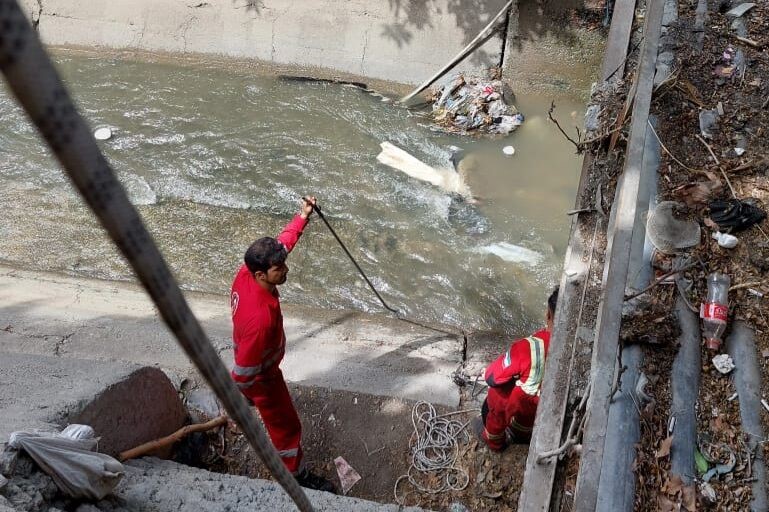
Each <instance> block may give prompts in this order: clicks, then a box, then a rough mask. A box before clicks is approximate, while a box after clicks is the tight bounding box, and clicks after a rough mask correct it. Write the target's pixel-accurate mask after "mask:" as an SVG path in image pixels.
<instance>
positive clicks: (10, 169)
mask: <svg viewBox="0 0 769 512" xmlns="http://www.w3.org/2000/svg"><path fill="white" fill-rule="evenodd" d="M57 62H58V64H59V67H60V69H61V72H62V74H63V76H64V77H65V79H66V80H67V83H68V84H69V86H70V87H71V90H72V91H73V93H74V95H75V97H76V98H77V99H78V101H79V104H80V107H81V109H82V111H83V113H84V114H85V116H86V117H87V119H88V120H89V121H90V122H91V124H92V125H93V126H98V125H108V126H111V127H113V129H114V137H113V138H112V139H111V140H109V141H106V142H104V143H102V147H103V149H104V152H105V153H106V155H107V157H108V159H109V160H110V161H111V162H112V164H113V166H114V168H115V169H116V170H117V172H118V173H119V176H120V179H121V181H122V182H123V183H124V185H125V186H126V187H127V189H128V190H129V195H130V196H131V198H132V200H133V201H134V202H135V204H137V205H138V206H139V209H140V211H141V213H142V215H143V216H144V218H145V220H146V223H147V225H148V227H149V228H150V230H151V231H152V232H153V234H154V236H155V238H156V240H157V242H158V243H159V244H160V246H161V248H162V250H163V251H164V253H165V255H166V258H167V260H168V261H169V263H170V264H171V265H172V267H173V270H174V272H175V273H176V275H177V276H178V278H179V280H180V281H181V283H182V284H183V286H184V287H185V288H186V289H194V290H202V291H209V292H215V293H226V292H227V290H228V288H229V285H230V282H231V278H232V276H233V273H234V271H235V270H236V268H237V266H238V265H239V263H240V261H241V258H242V254H243V252H244V250H245V248H246V247H247V246H248V244H249V243H250V242H251V241H253V239H255V238H257V237H260V236H264V235H273V236H274V235H276V234H277V233H278V232H279V230H280V228H281V227H282V226H283V224H284V223H285V222H287V221H288V219H289V218H290V216H291V215H292V214H293V213H294V212H295V211H296V210H297V207H298V198H299V196H300V195H302V194H306V193H312V194H315V195H317V196H318V198H319V201H320V202H321V204H322V205H323V208H324V210H325V212H326V215H327V217H328V218H329V220H330V221H331V222H332V224H333V225H334V227H335V228H336V230H337V232H338V233H339V234H340V236H341V237H342V238H343V240H345V241H346V242H347V245H348V247H349V248H350V250H351V251H352V253H353V254H354V255H355V256H356V257H357V258H358V260H359V262H360V264H361V265H362V266H363V267H364V269H366V270H367V272H368V274H369V276H370V278H371V279H372V281H373V282H374V283H375V284H376V285H377V287H378V288H379V289H380V291H381V292H382V294H383V295H384V297H385V298H386V299H387V300H388V302H390V303H391V305H393V306H395V307H397V308H399V309H403V310H405V312H406V313H407V314H408V316H410V317H411V318H414V319H417V320H420V321H431V322H441V323H448V324H453V325H459V326H462V327H463V328H466V329H495V330H503V331H507V332H509V333H520V332H522V331H525V330H527V329H529V328H531V327H532V326H534V325H536V324H538V323H539V322H540V319H541V314H542V308H543V305H544V301H545V298H546V295H547V293H548V291H549V289H550V288H551V287H552V286H553V285H554V284H555V282H556V281H557V279H558V274H559V272H560V266H561V264H562V261H563V254H564V250H565V245H566V239H567V236H568V218H567V217H566V215H565V214H564V212H565V211H566V210H568V209H569V208H571V206H572V204H573V201H574V192H575V190H576V186H577V181H578V175H579V167H580V163H581V161H580V159H579V158H578V157H576V156H575V155H574V151H573V147H571V145H570V144H569V143H568V142H566V141H565V140H564V139H563V138H562V137H561V136H560V135H559V134H558V132H557V130H556V129H555V128H554V127H553V126H552V125H551V124H550V123H548V122H547V121H546V111H547V108H548V106H549V104H550V100H551V98H549V97H548V98H544V97H527V96H525V95H522V94H519V97H518V104H517V106H518V107H519V109H520V110H521V111H522V112H523V113H524V114H525V115H526V116H527V120H526V122H525V123H524V125H523V126H522V127H521V128H520V129H519V130H518V131H517V132H515V133H514V134H513V135H512V136H510V137H509V138H507V139H505V140H496V141H490V140H486V141H482V140H472V139H466V138H459V137H452V136H447V135H444V134H437V133H433V132H431V131H430V130H429V129H427V127H426V126H425V123H426V120H425V119H424V118H422V117H420V116H418V115H414V114H413V113H410V112H408V111H407V110H404V109H401V108H398V107H393V106H392V105H389V104H386V103H383V102H382V101H381V100H380V99H379V98H377V97H375V96H372V95H370V94H367V93H365V92H363V91H361V90H358V89H355V88H349V87H344V86H340V85H336V84H327V83H301V82H287V81H282V80H280V79H278V78H275V77H260V76H250V75H249V74H248V73H246V72H245V71H240V70H237V69H233V70H230V71H227V70H222V68H221V67H218V68H207V67H205V66H199V67H191V66H184V67H182V66H179V67H176V66H173V65H168V64H158V63H137V62H132V61H125V60H120V59H117V58H114V59H109V58H107V59H95V58H90V57H83V56H66V55H65V56H59V57H58V58H57ZM580 92H581V91H575V93H574V97H573V98H555V100H556V103H557V104H558V112H559V114H560V115H561V117H562V119H563V120H564V121H565V122H566V124H572V125H573V124H581V117H582V107H581V106H580V104H579V100H578V99H577V97H578V95H579V93H580ZM572 116H573V117H574V119H575V121H573V122H572V121H571V119H570V117H572ZM385 140H389V141H391V142H393V143H395V144H397V145H399V146H401V147H403V148H405V149H407V150H408V151H410V152H411V153H412V154H414V155H415V156H417V157H418V158H420V159H422V160H424V161H425V162H427V163H430V164H432V165H435V166H449V165H450V164H449V152H448V146H449V145H451V144H454V145H458V146H461V147H463V148H465V149H466V150H468V152H470V153H474V154H475V156H476V164H475V165H473V166H472V169H471V172H470V177H469V184H470V188H471V189H472V190H473V192H474V193H475V195H476V196H478V197H479V198H480V199H481V201H480V202H479V204H477V205H468V204H465V203H462V202H459V201H457V200H455V199H452V198H451V197H449V196H447V195H446V194H445V193H443V192H442V191H441V190H438V189H436V188H434V187H432V186H431V185H428V184H426V183H422V182H419V181H415V180H413V179H412V178H409V177H408V176H406V175H404V174H402V173H400V172H398V171H395V170H392V169H390V168H388V167H385V166H383V165H381V164H379V163H377V161H376V155H377V153H378V152H379V143H380V142H381V141H385ZM508 144H512V145H513V146H515V148H516V154H515V156H513V157H505V156H504V155H503V154H502V152H501V148H502V147H503V146H504V145H508ZM0 202H1V203H2V212H3V214H2V216H1V217H0V236H2V240H3V243H2V244H0V260H2V261H4V262H6V263H10V264H13V265H18V266H22V267H25V268H32V269H43V270H50V271H63V272H67V273H77V274H82V275H88V276H93V277H98V278H107V279H130V278H131V274H130V272H129V271H128V269H127V267H126V266H125V264H124V263H123V262H122V260H121V259H120V257H119V256H118V255H117V253H116V252H115V251H114V250H113V249H112V247H111V245H110V244H109V243H108V242H107V240H106V238H105V236H104V234H103V232H102V231H101V228H100V227H99V226H98V225H97V224H96V222H95V221H94V220H93V219H92V218H91V216H90V214H89V213H88V212H87V211H86V209H85V208H84V207H83V205H82V204H81V201H80V199H79V197H78V196H77V195H76V194H75V192H74V190H73V188H72V187H71V186H70V184H69V182H68V181H67V180H66V179H65V177H64V176H63V174H62V172H61V171H60V170H59V168H58V166H57V164H56V163H55V162H54V161H53V159H52V158H51V157H50V155H49V154H48V152H47V151H46V150H45V149H44V147H43V145H42V143H41V141H40V140H39V138H38V136H37V134H36V132H35V131H34V130H33V128H32V127H31V126H30V124H29V123H28V122H27V120H26V118H25V117H24V116H23V115H22V113H21V111H20V109H19V108H18V107H17V106H16V104H15V103H14V102H13V101H12V99H11V98H10V96H9V94H8V93H7V92H6V91H5V89H0ZM499 243H507V244H515V245H517V246H521V247H524V248H527V249H530V250H532V251H535V252H536V253H537V254H538V255H540V256H539V260H538V261H537V262H536V263H534V264H529V263H520V262H519V263H515V262H511V261H505V260H503V259H502V258H500V257H499V256H496V255H494V254H491V253H490V252H489V249H488V247H489V246H492V247H494V244H499ZM484 248H486V249H484ZM289 266H290V267H291V272H290V274H289V281H288V283H287V284H286V285H285V286H284V287H283V289H282V295H283V300H284V301H287V302H293V303H300V304H308V305H315V306H321V307H327V308H351V309H358V310H365V311H374V312H376V311H380V310H381V308H380V306H379V303H378V301H377V300H376V298H375V297H374V296H373V294H372V293H371V292H370V291H369V290H368V289H367V288H366V287H365V284H364V283H363V282H362V280H361V279H360V278H359V277H358V275H357V274H356V272H355V270H354V268H353V267H352V265H351V264H350V263H349V261H348V260H347V259H346V257H345V255H344V254H343V253H342V251H341V250H340V248H339V247H338V246H337V245H336V242H335V241H334V239H333V238H332V236H331V235H330V234H329V233H328V232H327V230H326V228H325V226H324V225H323V224H322V223H321V222H320V221H319V220H316V221H315V222H313V224H312V225H311V226H310V227H309V228H308V230H307V232H306V234H305V236H304V238H303V239H302V241H301V242H300V245H299V246H298V248H297V250H296V251H295V252H294V253H293V254H292V255H291V257H290V258H289ZM224 307H226V306H224Z"/></svg>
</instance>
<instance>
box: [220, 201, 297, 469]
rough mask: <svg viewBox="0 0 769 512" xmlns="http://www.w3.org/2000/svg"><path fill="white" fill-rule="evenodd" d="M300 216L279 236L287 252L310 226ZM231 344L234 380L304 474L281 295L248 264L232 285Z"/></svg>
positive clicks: (292, 466) (281, 448)
mask: <svg viewBox="0 0 769 512" xmlns="http://www.w3.org/2000/svg"><path fill="white" fill-rule="evenodd" d="M307 222H308V221H307V219H302V218H301V217H300V216H299V215H296V216H295V217H294V218H293V219H292V220H291V222H289V223H288V225H287V226H286V227H285V228H284V229H283V232H282V233H281V234H280V235H278V237H277V240H278V241H279V242H280V243H281V244H283V246H284V247H285V248H286V251H287V252H291V249H293V248H294V245H296V242H297V240H299V237H300V236H301V234H302V230H304V228H305V226H306V225H307ZM230 305H231V307H232V325H233V330H232V339H233V342H234V348H235V364H234V366H233V368H232V372H231V374H232V378H233V379H234V380H235V383H236V384H237V386H238V388H239V389H240V391H241V392H242V393H243V394H244V395H245V396H246V397H247V398H248V399H249V400H251V401H252V402H253V403H254V405H255V406H256V408H257V409H258V410H259V414H260V415H261V417H262V421H263V422H264V426H265V427H266V428H267V432H268V433H269V435H270V439H272V443H273V445H275V448H276V449H277V450H278V454H279V455H280V457H281V459H282V460H283V463H284V464H285V465H286V467H287V468H288V469H289V471H291V472H293V473H299V472H300V470H301V469H302V446H301V440H302V424H301V422H300V421H299V415H298V414H297V413H296V409H295V408H294V404H293V402H292V401H291V396H290V395H289V393H288V388H287V387H286V381H285V380H283V373H282V372H281V371H280V368H279V366H280V362H281V361H282V360H283V355H284V353H285V350H286V334H285V332H284V331H283V315H282V314H281V312H280V301H279V295H278V291H277V290H275V293H274V294H272V293H270V292H269V291H267V290H265V289H264V288H263V287H262V286H260V285H259V284H258V283H257V282H256V279H255V278H254V275H253V274H252V273H251V272H249V270H248V267H246V265H245V264H244V265H241V267H240V270H238V273H237V275H236V276H235V280H234V281H233V283H232V293H231V294H230Z"/></svg>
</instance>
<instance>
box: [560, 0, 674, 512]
mask: <svg viewBox="0 0 769 512" xmlns="http://www.w3.org/2000/svg"><path fill="white" fill-rule="evenodd" d="M663 7H664V0H650V1H649V4H648V9H647V18H646V26H645V28H644V42H643V46H642V49H641V55H640V58H639V63H638V74H637V89H636V97H635V103H634V106H633V118H632V122H631V125H630V139H629V141H628V148H627V153H626V155H625V169H624V172H623V174H624V176H623V183H622V188H621V189H620V191H619V195H618V199H617V202H616V203H615V204H614V209H615V212H616V220H615V223H614V229H613V231H612V232H611V233H609V236H608V237H607V238H608V242H609V244H610V245H611V249H610V252H609V255H608V257H607V260H606V261H607V263H606V265H607V272H606V278H605V280H604V288H603V293H602V294H601V305H600V309H599V312H598V324H597V326H596V339H595V343H594V346H593V364H592V367H591V372H590V373H591V377H592V393H591V394H590V399H589V400H588V409H587V414H588V418H587V423H586V426H585V433H584V435H583V440H582V456H581V458H580V465H579V473H578V474H577V487H576V492H575V496H574V510H575V512H594V511H595V508H596V502H597V497H598V483H599V481H600V478H601V467H602V461H603V451H604V441H605V439H606V427H607V423H608V416H609V401H610V399H611V393H612V389H613V387H614V381H615V379H616V359H617V350H618V349H619V342H618V340H619V331H620V326H621V323H622V304H623V299H624V296H625V286H626V284H627V273H628V263H629V261H630V245H631V241H632V238H633V228H634V226H635V223H636V221H637V215H636V214H637V211H636V205H637V201H638V190H639V184H640V181H641V172H642V170H643V154H644V145H645V140H646V125H647V122H648V119H649V110H650V108H651V100H652V92H653V89H654V72H655V70H656V66H657V53H658V47H659V38H660V31H661V28H662V12H663Z"/></svg>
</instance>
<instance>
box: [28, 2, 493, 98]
mask: <svg viewBox="0 0 769 512" xmlns="http://www.w3.org/2000/svg"><path fill="white" fill-rule="evenodd" d="M22 3H23V5H24V6H25V9H26V11H27V12H28V13H29V16H30V18H31V19H32V20H33V22H36V23H37V26H38V30H39V32H40V35H41V37H42V39H43V41H44V42H45V43H46V44H50V45H78V46H107V47H111V48H133V49H142V50H151V51H168V52H181V53H186V52H195V53H204V54H221V55H226V56H232V57H245V58H253V59H259V60H262V61H269V62H273V63H276V64H293V65H300V66H317V67H324V68H331V69H336V70H340V71H344V72H348V73H353V74H357V75H361V76H368V77H372V78H380V79H385V80H391V81H395V82H401V83H418V82H421V81H423V80H424V79H426V78H427V77H429V76H430V75H432V74H433V73H434V72H435V71H436V70H437V69H439V68H440V67H442V66H443V65H444V64H446V63H447V62H448V61H449V60H450V59H451V58H452V57H453V56H454V55H455V54H456V53H458V52H459V51H460V50H461V49H462V48H463V47H464V46H465V45H466V44H467V43H468V42H469V41H470V40H471V39H473V38H474V37H475V36H476V35H477V34H478V33H479V32H480V31H481V29H482V28H483V27H484V26H485V25H486V24H487V23H488V21H489V20H490V19H491V18H492V17H493V16H494V15H495V14H496V13H498V12H499V10H500V9H501V8H502V7H503V6H504V4H505V3H506V2H505V0H424V1H419V2H409V1H403V0H390V1H387V2H385V1H382V0H110V1H109V2H104V1H103V0H80V1H78V2H73V1H71V0H22ZM502 47H503V38H502V36H501V35H500V34H499V33H497V34H496V35H495V36H494V37H492V38H491V39H490V40H489V41H487V42H486V43H485V44H484V46H483V47H482V48H481V49H480V50H478V51H476V52H475V54H473V56H472V57H471V58H469V59H467V60H466V62H465V63H463V65H462V66H461V67H460V69H472V70H480V69H483V68H485V67H488V66H492V65H499V64H500V62H501V58H502V57H501V56H502Z"/></svg>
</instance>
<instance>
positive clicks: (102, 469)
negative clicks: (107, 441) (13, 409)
mask: <svg viewBox="0 0 769 512" xmlns="http://www.w3.org/2000/svg"><path fill="white" fill-rule="evenodd" d="M97 443H98V439H96V438H95V437H94V434H93V429H92V428H91V427H89V426H87V425H70V426H69V427H67V429H65V430H64V431H63V432H62V433H61V434H56V433H50V432H13V433H12V434H11V438H10V440H9V442H8V445H9V446H10V447H11V448H14V449H17V450H23V451H25V452H26V453H27V454H28V455H29V456H30V457H31V458H32V460H34V461H35V463H36V464H37V465H38V466H40V469H42V470H43V471H44V472H45V473H47V474H48V475H49V476H50V477H51V478H53V481H54V482H56V485H57V486H58V487H59V489H61V490H62V492H64V493H66V494H68V495H69V496H72V497H73V498H82V499H89V500H101V499H103V498H104V497H105V496H107V495H108V494H109V493H110V492H112V489H114V488H115V486H116V485H117V483H118V482H119V481H120V479H121V478H122V477H123V465H122V464H121V463H120V462H118V461H117V460H115V459H113V458H112V457H110V456H109V455H106V454H103V453H97V452H94V451H92V450H93V449H94V448H96V444H97Z"/></svg>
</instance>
